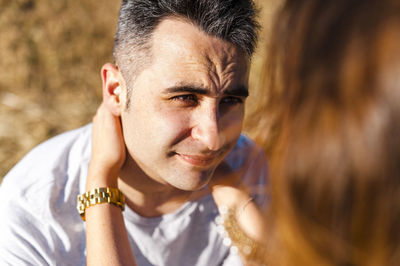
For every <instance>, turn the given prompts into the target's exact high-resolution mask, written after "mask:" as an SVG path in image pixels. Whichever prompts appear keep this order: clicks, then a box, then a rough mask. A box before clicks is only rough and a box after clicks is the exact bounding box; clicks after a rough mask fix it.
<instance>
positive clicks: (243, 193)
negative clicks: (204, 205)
mask: <svg viewBox="0 0 400 266" xmlns="http://www.w3.org/2000/svg"><path fill="white" fill-rule="evenodd" d="M209 187H210V188H211V194H212V196H213V198H214V201H215V203H216V204H217V206H218V208H221V207H222V206H224V207H227V208H228V209H233V210H236V220H237V221H238V223H239V225H240V227H241V229H242V231H243V232H244V233H246V234H247V235H248V236H249V237H251V238H252V239H253V240H255V241H257V242H260V243H262V242H263V240H265V239H264V237H265V235H266V224H265V217H264V215H263V212H262V210H260V209H259V207H258V206H257V204H256V203H255V202H254V201H253V200H252V198H251V195H250V193H249V189H248V187H246V186H245V185H244V184H243V183H241V181H240V173H237V172H235V171H231V170H230V169H225V167H224V166H222V167H220V168H219V169H218V171H217V172H216V174H215V175H214V177H213V179H212V180H211V181H210V183H209Z"/></svg>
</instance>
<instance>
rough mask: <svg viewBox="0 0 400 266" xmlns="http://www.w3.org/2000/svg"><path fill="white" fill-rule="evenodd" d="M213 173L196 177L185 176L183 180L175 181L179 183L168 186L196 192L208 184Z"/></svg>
mask: <svg viewBox="0 0 400 266" xmlns="http://www.w3.org/2000/svg"><path fill="white" fill-rule="evenodd" d="M213 173H214V171H212V172H211V173H209V172H208V173H207V174H205V173H204V174H202V175H200V176H196V177H193V176H190V175H186V178H184V179H183V180H177V181H180V182H174V183H170V185H172V186H173V187H175V188H177V189H180V190H185V191H197V190H200V189H202V188H204V187H205V186H206V185H207V184H208V183H209V182H210V180H211V177H212V175H213ZM188 176H189V177H188Z"/></svg>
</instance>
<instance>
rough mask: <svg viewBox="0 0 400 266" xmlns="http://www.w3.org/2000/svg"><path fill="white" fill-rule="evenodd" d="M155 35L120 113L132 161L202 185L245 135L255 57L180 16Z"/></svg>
mask: <svg viewBox="0 0 400 266" xmlns="http://www.w3.org/2000/svg"><path fill="white" fill-rule="evenodd" d="M152 40H153V43H152V62H151V64H150V65H149V66H148V67H146V68H145V69H144V70H143V71H142V72H141V73H140V74H139V75H138V76H137V77H136V79H135V82H134V84H133V86H132V84H131V86H132V94H131V99H130V101H131V102H130V107H129V108H127V109H126V110H124V111H123V112H122V114H121V121H122V126H123V132H124V139H125V143H126V147H127V150H128V154H129V155H128V159H127V163H129V161H130V160H131V159H133V160H134V161H135V162H136V164H137V165H138V166H139V167H140V168H141V169H142V170H143V172H144V173H145V174H147V175H148V176H149V177H150V178H152V179H153V180H155V181H157V182H159V183H162V184H168V185H171V186H172V187H175V188H178V189H182V190H197V189H200V188H202V187H203V186H204V185H206V184H207V183H208V181H209V180H210V178H211V176H212V174H213V172H214V170H215V168H216V167H217V166H218V164H219V163H220V162H221V161H222V160H223V159H224V157H225V156H226V155H227V154H228V153H229V152H230V151H231V150H232V148H233V147H234V146H235V144H236V141H237V140H238V138H239V135H240V132H241V129H242V121H243V116H244V101H245V99H246V96H247V84H248V66H249V62H248V57H247V56H246V55H245V54H244V53H243V52H242V51H241V50H240V49H239V48H237V47H236V46H234V45H233V44H231V43H228V42H225V41H223V40H221V39H218V38H216V37H212V36H209V35H206V34H205V33H204V32H202V31H200V30H199V29H198V28H197V27H196V26H193V25H192V24H189V23H187V22H185V21H182V20H177V19H165V20H163V21H162V22H161V23H160V24H159V26H158V27H157V28H156V29H155V31H154V35H153V39H152Z"/></svg>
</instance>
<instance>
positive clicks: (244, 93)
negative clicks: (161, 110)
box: [164, 86, 249, 97]
mask: <svg viewBox="0 0 400 266" xmlns="http://www.w3.org/2000/svg"><path fill="white" fill-rule="evenodd" d="M164 92H165V93H167V94H168V93H182V92H186V93H194V94H200V95H207V94H209V90H207V89H205V88H201V87H194V86H176V87H170V88H167V89H166V90H164ZM224 95H232V96H238V97H248V96H249V90H248V89H247V88H246V87H245V86H239V87H236V88H233V89H229V90H226V91H224Z"/></svg>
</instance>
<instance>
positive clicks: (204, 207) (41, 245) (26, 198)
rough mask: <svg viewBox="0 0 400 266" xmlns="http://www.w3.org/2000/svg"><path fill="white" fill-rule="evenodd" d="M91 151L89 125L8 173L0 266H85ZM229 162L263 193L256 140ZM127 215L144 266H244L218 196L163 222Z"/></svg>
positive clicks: (262, 163)
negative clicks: (232, 248) (232, 247)
mask: <svg viewBox="0 0 400 266" xmlns="http://www.w3.org/2000/svg"><path fill="white" fill-rule="evenodd" d="M90 153H91V125H88V126H85V127H83V128H79V129H77V130H74V131H70V132H67V133H64V134H62V135H59V136H57V137H54V138H52V139H50V140H48V141H46V142H44V143H42V144H41V145H39V146H37V147H36V148H35V149H33V150H32V151H31V152H30V153H28V154H27V155H26V156H25V158H24V159H22V160H21V161H20V162H19V163H18V164H17V165H16V166H15V167H14V168H13V169H12V170H11V171H10V172H9V173H8V175H7V176H6V177H5V178H4V180H3V183H2V184H1V186H0V213H1V218H0V265H85V263H86V239H85V223H84V222H82V220H81V218H80V216H79V214H78V212H77V210H76V200H77V195H78V194H81V193H83V192H84V191H85V186H86V177H87V172H88V165H89V160H90ZM225 161H226V162H227V163H228V165H229V166H230V167H231V168H232V169H234V170H235V171H237V172H238V173H240V174H241V175H242V180H244V182H245V183H247V184H249V185H252V187H253V188H255V190H254V191H253V192H254V193H257V191H256V190H257V189H260V191H261V190H263V186H264V185H265V183H266V175H267V166H266V159H265V156H264V153H263V152H262V150H261V149H260V148H259V147H257V146H255V144H254V143H253V142H252V141H251V140H249V139H248V138H247V137H245V136H241V137H240V139H239V141H238V143H237V144H236V147H235V148H234V150H233V151H232V152H231V153H230V154H229V155H228V156H227V157H226V159H225ZM123 215H124V220H125V224H126V228H127V231H128V234H129V239H130V244H131V248H132V250H133V254H134V256H135V259H136V262H137V264H138V265H139V266H147V265H157V266H162V265H167V266H185V265H188V266H193V265H201V266H203V265H204V266H213V265H229V266H231V265H241V262H240V259H239V257H238V256H237V255H236V254H233V253H230V252H229V247H227V246H225V245H223V243H222V242H223V237H222V236H221V234H220V233H219V232H218V231H217V224H216V222H215V218H216V216H217V215H218V211H217V207H216V205H215V203H214V201H213V199H212V197H211V195H207V196H204V197H202V198H200V199H198V200H196V201H190V202H187V203H185V204H184V205H183V206H182V207H181V208H179V209H178V210H177V211H175V212H174V213H170V214H166V215H163V216H161V217H156V218H145V217H141V216H139V215H138V214H136V213H135V212H134V211H132V210H131V209H129V207H128V206H126V209H125V211H124V212H123ZM127 248H129V247H127Z"/></svg>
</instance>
